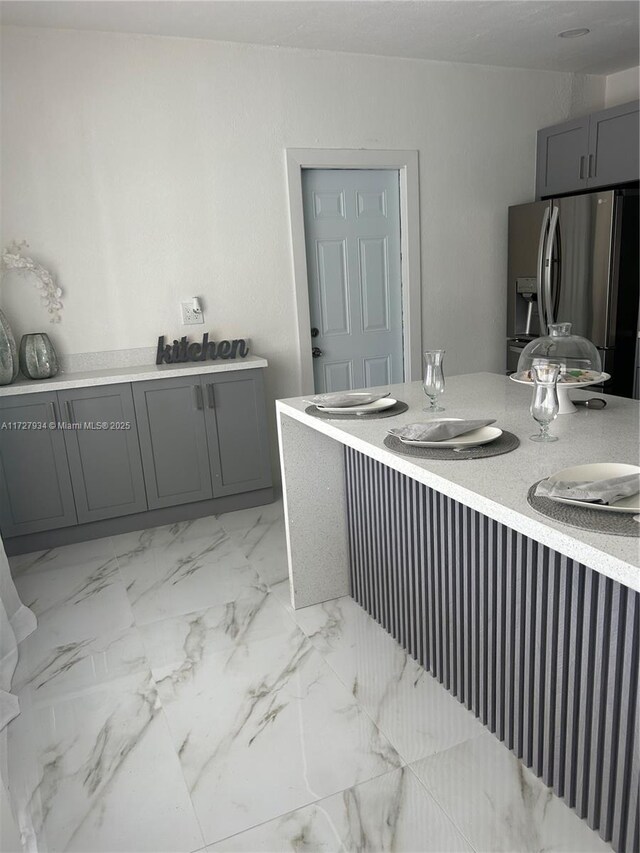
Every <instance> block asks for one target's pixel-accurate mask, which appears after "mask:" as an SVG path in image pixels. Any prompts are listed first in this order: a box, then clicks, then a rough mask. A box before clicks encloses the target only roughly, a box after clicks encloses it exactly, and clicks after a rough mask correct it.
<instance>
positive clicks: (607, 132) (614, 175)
mask: <svg viewBox="0 0 640 853" xmlns="http://www.w3.org/2000/svg"><path fill="white" fill-rule="evenodd" d="M639 144H640V137H639V134H638V102H637V101H634V102H633V103H630V104H622V105H621V106H619V107H615V108H609V109H607V110H602V111H600V112H597V113H593V114H592V116H591V123H590V125H589V186H590V187H598V186H601V187H603V186H608V185H609V186H610V185H611V184H620V183H624V182H625V181H637V180H638V175H639V174H640V171H639V166H638V161H639V157H640V155H639V152H638V146H639Z"/></svg>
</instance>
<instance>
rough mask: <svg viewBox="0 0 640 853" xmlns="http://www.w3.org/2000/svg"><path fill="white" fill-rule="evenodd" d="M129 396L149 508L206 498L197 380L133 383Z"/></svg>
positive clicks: (206, 466) (206, 464)
mask: <svg viewBox="0 0 640 853" xmlns="http://www.w3.org/2000/svg"><path fill="white" fill-rule="evenodd" d="M133 398H134V401H135V407H136V417H137V420H138V434H139V436H140V447H141V450H142V462H143V465H144V476H145V482H146V486H147V500H148V502H149V508H150V509H158V508H160V507H165V506H175V505H177V504H184V503H190V502H192V501H204V500H206V499H207V498H210V497H211V496H212V494H213V492H212V489H211V473H210V469H209V453H208V450H207V432H206V427H205V420H204V402H203V400H204V397H203V391H202V385H201V383H200V377H199V376H184V377H178V378H177V379H154V380H152V381H150V382H136V383H135V384H134V385H133Z"/></svg>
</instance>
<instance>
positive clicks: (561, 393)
mask: <svg viewBox="0 0 640 853" xmlns="http://www.w3.org/2000/svg"><path fill="white" fill-rule="evenodd" d="M509 379H512V380H513V381H514V382H517V383H518V384H519V385H531V386H532V387H533V385H534V382H533V380H531V379H528V378H526V379H525V378H524V377H523V374H522V373H512V374H511V376H510V377H509ZM607 379H611V375H610V374H609V373H598V374H597V375H596V376H594V378H593V379H590V380H588V381H586V382H558V384H557V385H556V389H557V391H558V414H559V415H572V414H573V413H574V412H577V411H578V410H577V409H576V407H575V406H574V405H573V401H572V400H571V397H570V396H569V391H570V390H571V389H572V388H588V387H589V385H600V383H602V382H606V381H607Z"/></svg>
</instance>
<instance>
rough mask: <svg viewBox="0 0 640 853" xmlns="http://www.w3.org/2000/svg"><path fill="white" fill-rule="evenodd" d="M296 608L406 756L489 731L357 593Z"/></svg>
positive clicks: (299, 621) (323, 651)
mask: <svg viewBox="0 0 640 853" xmlns="http://www.w3.org/2000/svg"><path fill="white" fill-rule="evenodd" d="M292 613H293V618H294V619H295V620H296V622H297V624H298V625H300V627H301V628H302V630H303V631H304V632H305V633H306V635H307V636H308V637H309V638H310V640H311V642H312V643H313V644H314V646H315V647H316V648H317V649H318V651H319V652H320V654H321V655H322V656H323V657H324V659H325V660H326V661H327V663H328V664H329V666H331V668H332V669H333V670H334V671H335V672H336V673H337V674H338V676H339V677H340V679H341V680H342V681H343V683H344V684H345V685H346V686H347V687H348V689H349V690H350V691H351V693H352V695H353V696H354V697H355V698H356V699H357V700H358V702H359V703H360V704H361V705H362V707H363V708H364V709H365V710H366V711H367V713H368V714H369V715H370V716H371V717H372V719H373V720H374V721H375V722H376V724H377V725H378V726H379V728H380V729H381V730H382V731H383V732H384V733H385V734H386V735H387V737H388V738H389V740H390V741H391V742H392V743H393V745H394V746H395V748H396V749H397V750H398V752H399V753H400V755H401V756H402V757H403V759H404V760H405V761H407V762H410V761H415V760H416V759H417V758H422V757H424V756H426V755H431V754H433V753H435V752H439V751H440V750H443V749H448V748H449V747H450V746H453V745H454V744H456V743H460V742H462V741H465V740H467V739H468V738H471V737H475V736H477V735H479V734H480V733H481V732H483V731H485V729H484V727H483V726H482V725H481V724H480V723H479V722H478V721H477V720H476V718H475V717H474V716H473V714H471V713H470V712H469V711H467V709H466V708H465V707H464V706H463V705H462V704H461V703H460V702H458V700H457V699H455V698H454V697H453V696H451V694H450V693H449V692H448V691H447V690H446V689H445V688H444V687H443V686H442V685H441V684H439V683H438V682H437V681H436V679H435V678H433V676H431V675H430V673H428V672H426V671H425V670H424V669H423V668H422V667H421V666H420V665H419V664H417V663H416V662H415V661H414V660H413V659H412V658H411V657H410V656H409V655H408V654H407V653H406V652H405V651H404V650H403V649H402V648H401V647H400V646H399V645H398V643H397V642H396V641H395V640H394V639H393V638H392V637H391V636H390V635H389V634H387V632H386V631H385V630H384V629H383V628H382V627H381V626H380V625H378V623H377V622H376V621H375V620H374V619H372V618H371V617H370V616H369V615H368V614H367V613H366V612H365V611H364V610H363V609H362V608H361V607H360V606H359V605H358V604H356V602H355V601H353V599H351V598H348V597H347V598H339V599H335V600H334V601H328V602H325V603H324V604H317V605H313V606H312V607H305V608H303V609H301V610H295V611H292Z"/></svg>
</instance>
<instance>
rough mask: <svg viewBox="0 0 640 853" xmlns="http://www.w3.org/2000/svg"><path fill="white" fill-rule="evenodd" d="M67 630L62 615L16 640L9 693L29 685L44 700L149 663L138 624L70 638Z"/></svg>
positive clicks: (135, 670) (121, 674)
mask: <svg viewBox="0 0 640 853" xmlns="http://www.w3.org/2000/svg"><path fill="white" fill-rule="evenodd" d="M68 628H69V625H68V623H67V622H66V620H65V619H64V614H63V618H62V619H61V620H55V619H52V620H48V621H47V622H44V623H41V624H40V625H39V626H38V628H37V629H36V630H35V631H34V633H33V634H31V635H30V636H29V637H27V638H26V639H25V640H24V641H23V642H22V643H21V644H20V656H19V659H18V666H17V668H16V671H15V673H14V676H13V682H12V690H13V692H14V693H15V692H22V691H24V690H25V689H26V688H29V689H30V690H31V691H32V692H33V693H34V696H35V697H37V699H38V701H43V700H44V699H45V698H51V697H56V696H62V695H64V694H65V693H74V692H77V691H78V690H83V689H86V688H87V687H91V686H92V685H95V684H100V683H101V682H104V681H110V680H112V679H115V678H120V677H122V676H124V675H129V674H131V673H135V672H138V671H140V670H143V669H148V667H149V665H148V662H147V659H146V656H145V650H144V645H143V643H142V638H141V637H140V633H139V631H138V629H137V628H126V629H124V630H117V631H114V632H110V633H108V634H97V635H96V636H87V637H79V638H70V637H69V636H68V635H69V631H68Z"/></svg>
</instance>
